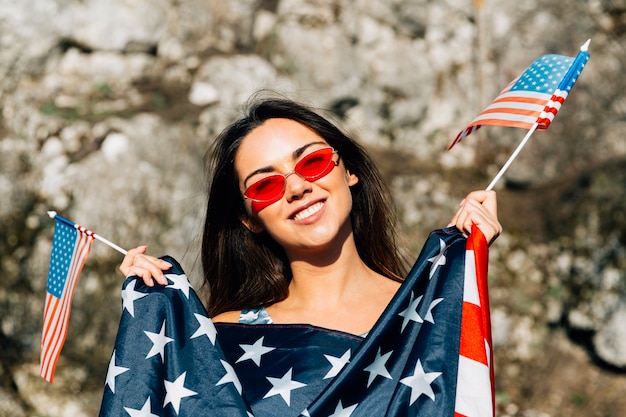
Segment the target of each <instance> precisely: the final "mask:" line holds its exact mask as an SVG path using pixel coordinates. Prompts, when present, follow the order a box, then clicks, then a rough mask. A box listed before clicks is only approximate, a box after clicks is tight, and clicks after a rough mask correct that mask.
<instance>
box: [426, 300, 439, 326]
mask: <svg viewBox="0 0 626 417" xmlns="http://www.w3.org/2000/svg"><path fill="white" fill-rule="evenodd" d="M442 301H443V298H437V299H435V300H433V301H431V302H430V305H429V306H428V311H427V312H426V315H425V316H424V321H427V322H430V323H432V324H435V317H433V309H434V308H435V307H437V305H438V304H439V303H440V302H442Z"/></svg>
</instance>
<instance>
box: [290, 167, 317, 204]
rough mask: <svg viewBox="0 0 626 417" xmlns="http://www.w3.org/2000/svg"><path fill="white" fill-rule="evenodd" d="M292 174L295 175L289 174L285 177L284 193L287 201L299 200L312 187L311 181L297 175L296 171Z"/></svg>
mask: <svg viewBox="0 0 626 417" xmlns="http://www.w3.org/2000/svg"><path fill="white" fill-rule="evenodd" d="M292 174H295V175H291V174H290V175H288V176H287V177H286V178H285V194H286V195H287V200H288V201H293V200H299V199H301V198H302V197H303V196H304V194H306V193H308V192H311V190H312V189H313V188H312V187H313V186H312V185H311V183H310V182H309V181H307V180H305V179H304V178H302V177H301V176H300V175H298V173H297V172H293V173H292Z"/></svg>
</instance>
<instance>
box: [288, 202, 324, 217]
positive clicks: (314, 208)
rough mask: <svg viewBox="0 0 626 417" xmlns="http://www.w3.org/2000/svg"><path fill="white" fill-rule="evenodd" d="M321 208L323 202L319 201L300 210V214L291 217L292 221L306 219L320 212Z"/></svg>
mask: <svg viewBox="0 0 626 417" xmlns="http://www.w3.org/2000/svg"><path fill="white" fill-rule="evenodd" d="M322 207H324V203H323V202H321V201H320V202H319V203H315V204H313V205H312V206H310V207H307V208H305V209H304V210H302V211H301V212H299V213H298V214H296V215H295V216H293V219H294V220H302V219H306V218H307V217H309V216H312V215H314V214H315V213H317V212H318V211H320V210H321V209H322Z"/></svg>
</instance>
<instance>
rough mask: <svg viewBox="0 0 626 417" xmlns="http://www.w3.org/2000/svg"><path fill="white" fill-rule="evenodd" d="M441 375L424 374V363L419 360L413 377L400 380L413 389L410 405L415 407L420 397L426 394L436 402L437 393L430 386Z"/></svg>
mask: <svg viewBox="0 0 626 417" xmlns="http://www.w3.org/2000/svg"><path fill="white" fill-rule="evenodd" d="M439 375H441V372H428V373H425V372H424V368H422V362H421V361H420V360H419V359H418V360H417V364H416V365H415V371H414V372H413V376H408V377H406V378H402V379H401V380H400V382H401V383H403V384H404V385H406V386H407V387H410V388H411V401H410V404H409V405H413V403H414V402H415V400H417V399H418V398H419V396H420V395H422V394H424V395H426V396H427V397H428V398H430V399H431V400H433V401H435V393H434V392H433V389H432V388H431V386H430V384H431V383H432V382H433V381H434V380H435V379H437V378H438V377H439Z"/></svg>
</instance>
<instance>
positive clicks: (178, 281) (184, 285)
mask: <svg viewBox="0 0 626 417" xmlns="http://www.w3.org/2000/svg"><path fill="white" fill-rule="evenodd" d="M165 278H167V279H169V280H170V281H172V283H171V284H169V285H167V288H174V289H177V290H181V291H182V292H183V294H185V297H187V299H189V289H190V288H191V284H190V283H189V280H188V279H187V276H186V275H185V274H181V275H176V274H165Z"/></svg>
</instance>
